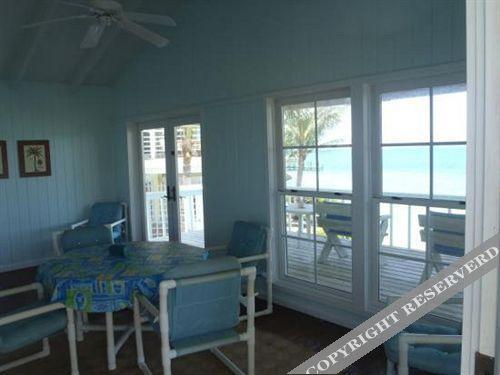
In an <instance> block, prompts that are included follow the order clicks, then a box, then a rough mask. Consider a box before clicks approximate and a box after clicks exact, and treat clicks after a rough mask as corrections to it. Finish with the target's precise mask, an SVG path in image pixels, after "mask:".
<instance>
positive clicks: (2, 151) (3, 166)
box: [0, 141, 9, 178]
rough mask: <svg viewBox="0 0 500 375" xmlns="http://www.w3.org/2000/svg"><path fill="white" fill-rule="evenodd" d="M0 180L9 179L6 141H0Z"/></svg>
mask: <svg viewBox="0 0 500 375" xmlns="http://www.w3.org/2000/svg"><path fill="white" fill-rule="evenodd" d="M0 178H9V163H8V160H7V142H6V141H0Z"/></svg>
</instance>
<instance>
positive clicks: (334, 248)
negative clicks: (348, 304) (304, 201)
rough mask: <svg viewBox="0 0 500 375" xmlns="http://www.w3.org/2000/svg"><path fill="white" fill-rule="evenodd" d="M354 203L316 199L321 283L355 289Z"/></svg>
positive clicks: (339, 287)
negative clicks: (353, 278) (353, 286)
mask: <svg viewBox="0 0 500 375" xmlns="http://www.w3.org/2000/svg"><path fill="white" fill-rule="evenodd" d="M350 203H351V202H350V201H341V200H337V199H335V200H334V199H325V198H317V199H316V239H317V242H316V249H317V257H318V260H317V271H318V284H320V285H324V286H327V287H330V288H334V289H338V290H342V291H344V292H348V293H351V292H352V249H351V242H352V219H351V218H352V216H351V204H350Z"/></svg>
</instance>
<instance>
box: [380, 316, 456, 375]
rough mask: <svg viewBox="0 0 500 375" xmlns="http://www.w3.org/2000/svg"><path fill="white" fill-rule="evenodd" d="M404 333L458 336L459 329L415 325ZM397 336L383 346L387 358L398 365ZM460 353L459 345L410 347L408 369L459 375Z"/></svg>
mask: <svg viewBox="0 0 500 375" xmlns="http://www.w3.org/2000/svg"><path fill="white" fill-rule="evenodd" d="M404 332H407V333H420V334H429V335H459V334H460V329H459V328H453V327H446V326H442V325H434V324H423V323H415V324H412V325H410V326H409V327H407V328H406V329H405V330H404ZM399 336H400V335H396V336H394V337H392V338H391V339H389V340H387V341H386V342H385V344H384V347H385V353H386V356H387V358H388V359H390V360H391V361H392V362H395V363H398V358H399V351H398V342H399ZM460 351H461V346H460V345H446V344H421V345H410V348H409V352H408V364H409V366H410V368H414V369H418V370H421V371H426V372H429V373H431V374H442V375H454V374H460Z"/></svg>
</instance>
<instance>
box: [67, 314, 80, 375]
mask: <svg viewBox="0 0 500 375" xmlns="http://www.w3.org/2000/svg"><path fill="white" fill-rule="evenodd" d="M66 315H67V317H68V343H69V356H70V360H71V375H78V374H79V372H78V353H77V350H76V332H75V312H74V310H73V309H69V308H67V309H66Z"/></svg>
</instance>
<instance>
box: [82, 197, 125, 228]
mask: <svg viewBox="0 0 500 375" xmlns="http://www.w3.org/2000/svg"><path fill="white" fill-rule="evenodd" d="M123 217H124V212H123V205H122V204H121V203H120V202H99V203H95V204H94V205H93V206H92V208H91V210H90V217H89V226H90V227H95V226H99V225H104V224H110V223H114V222H115V221H118V220H120V219H123Z"/></svg>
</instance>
